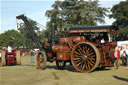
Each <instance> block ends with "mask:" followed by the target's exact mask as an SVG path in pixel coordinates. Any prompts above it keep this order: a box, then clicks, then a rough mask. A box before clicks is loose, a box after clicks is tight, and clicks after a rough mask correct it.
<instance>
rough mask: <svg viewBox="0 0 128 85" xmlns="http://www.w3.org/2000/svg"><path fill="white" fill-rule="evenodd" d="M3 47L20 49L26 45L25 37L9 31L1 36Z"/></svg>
mask: <svg viewBox="0 0 128 85" xmlns="http://www.w3.org/2000/svg"><path fill="white" fill-rule="evenodd" d="M0 45H1V47H7V46H8V45H11V46H13V47H15V46H16V47H19V46H23V45H25V40H24V36H23V35H22V34H20V33H19V32H18V31H16V30H8V31H6V32H5V33H2V34H0Z"/></svg>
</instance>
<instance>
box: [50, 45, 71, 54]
mask: <svg viewBox="0 0 128 85" xmlns="http://www.w3.org/2000/svg"><path fill="white" fill-rule="evenodd" d="M52 50H53V52H54V53H56V52H70V48H69V47H68V46H67V45H54V46H53V47H52Z"/></svg>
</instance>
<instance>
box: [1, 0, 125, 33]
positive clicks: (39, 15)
mask: <svg viewBox="0 0 128 85" xmlns="http://www.w3.org/2000/svg"><path fill="white" fill-rule="evenodd" d="M85 1H87V0H85ZM99 1H100V2H99V4H101V5H100V6H102V7H106V8H108V7H109V8H112V6H113V5H115V4H118V3H119V2H120V1H125V0H99ZM54 2H55V0H0V33H4V32H5V31H7V30H11V29H15V30H17V29H16V16H17V15H20V14H25V15H26V16H27V17H29V18H31V19H32V20H34V21H37V22H38V23H40V24H42V25H43V26H46V22H47V21H48V18H47V17H46V16H45V12H46V10H50V9H52V7H51V6H52V4H53V3H54ZM113 21H114V19H109V18H108V17H105V22H106V23H105V24H104V25H111V24H112V22H113ZM99 25H103V24H99Z"/></svg>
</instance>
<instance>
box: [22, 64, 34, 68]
mask: <svg viewBox="0 0 128 85" xmlns="http://www.w3.org/2000/svg"><path fill="white" fill-rule="evenodd" d="M21 66H31V67H36V65H32V64H24V65H21Z"/></svg>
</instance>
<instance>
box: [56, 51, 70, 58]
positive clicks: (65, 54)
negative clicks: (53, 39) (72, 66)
mask: <svg viewBox="0 0 128 85" xmlns="http://www.w3.org/2000/svg"><path fill="white" fill-rule="evenodd" d="M70 55H71V53H70V52H58V53H57V60H70Z"/></svg>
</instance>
